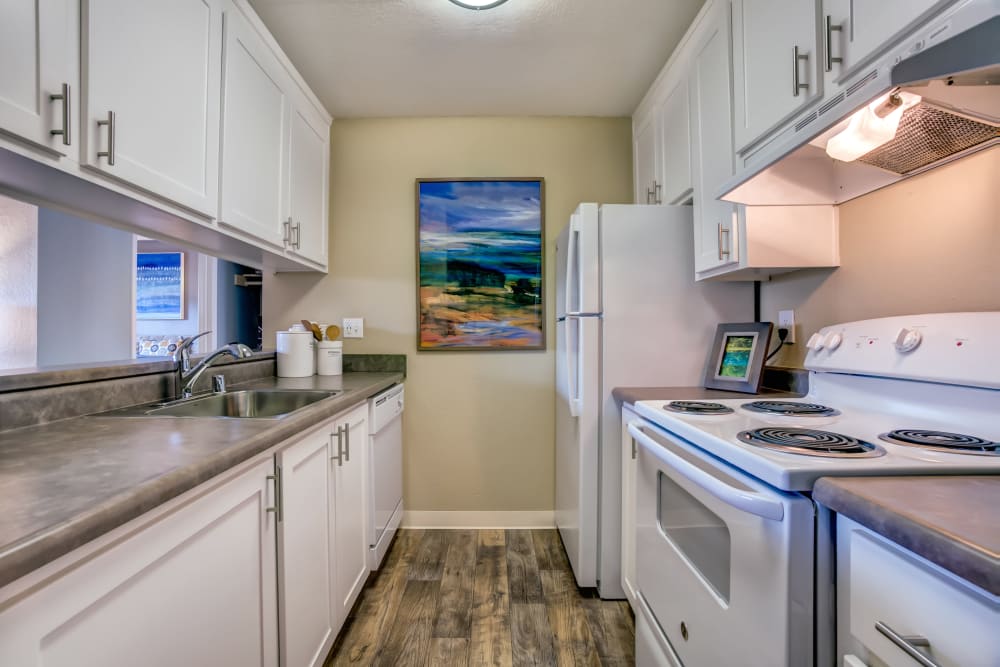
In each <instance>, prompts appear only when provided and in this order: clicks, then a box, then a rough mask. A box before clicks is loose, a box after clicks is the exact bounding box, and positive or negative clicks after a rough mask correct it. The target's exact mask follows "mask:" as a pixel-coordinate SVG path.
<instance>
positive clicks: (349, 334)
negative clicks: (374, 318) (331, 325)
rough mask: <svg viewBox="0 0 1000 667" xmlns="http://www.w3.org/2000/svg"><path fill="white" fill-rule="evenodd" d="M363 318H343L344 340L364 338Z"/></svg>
mask: <svg viewBox="0 0 1000 667" xmlns="http://www.w3.org/2000/svg"><path fill="white" fill-rule="evenodd" d="M364 337H365V318H363V317H345V318H344V338H364Z"/></svg>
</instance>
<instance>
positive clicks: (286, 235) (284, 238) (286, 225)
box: [281, 216, 292, 247]
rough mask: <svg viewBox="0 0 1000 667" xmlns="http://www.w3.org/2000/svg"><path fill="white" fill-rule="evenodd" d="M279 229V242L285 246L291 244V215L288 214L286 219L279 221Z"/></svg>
mask: <svg viewBox="0 0 1000 667" xmlns="http://www.w3.org/2000/svg"><path fill="white" fill-rule="evenodd" d="M281 229H282V235H281V243H282V245H284V246H286V247H287V246H289V245H291V244H292V216H288V220H285V221H284V222H283V223H281Z"/></svg>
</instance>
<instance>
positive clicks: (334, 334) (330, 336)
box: [326, 324, 340, 340]
mask: <svg viewBox="0 0 1000 667" xmlns="http://www.w3.org/2000/svg"><path fill="white" fill-rule="evenodd" d="M339 337H340V327H338V326H337V325H336V324H331V325H330V326H328V327H327V328H326V339H327V340H337V339H338V338H339Z"/></svg>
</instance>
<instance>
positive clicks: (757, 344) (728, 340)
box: [703, 322, 774, 394]
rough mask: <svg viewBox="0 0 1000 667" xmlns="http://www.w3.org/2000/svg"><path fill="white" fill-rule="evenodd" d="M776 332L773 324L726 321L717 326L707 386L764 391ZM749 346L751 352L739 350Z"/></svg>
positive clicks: (746, 391)
mask: <svg viewBox="0 0 1000 667" xmlns="http://www.w3.org/2000/svg"><path fill="white" fill-rule="evenodd" d="M773 330H774V324H772V323H771V322H735V323H732V322H726V323H723V324H720V325H719V326H718V327H716V330H715V341H714V342H713V343H712V346H711V347H709V349H708V359H706V361H705V379H704V382H703V384H704V386H705V387H706V388H708V389H723V390H726V391H736V392H740V393H743V394H756V393H757V392H758V391H760V381H761V379H762V378H763V375H764V360H765V357H766V356H767V351H768V348H770V346H771V333H772V331H773ZM746 344H749V346H750V349H749V350H746V351H744V348H743V347H739V346H745V345H746ZM738 347H739V349H737V348H738ZM727 369H728V370H727Z"/></svg>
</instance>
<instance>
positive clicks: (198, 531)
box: [0, 458, 278, 667]
mask: <svg viewBox="0 0 1000 667" xmlns="http://www.w3.org/2000/svg"><path fill="white" fill-rule="evenodd" d="M273 469H274V462H273V460H272V459H270V458H268V459H267V460H266V461H264V462H262V463H259V464H257V465H255V466H253V467H251V468H250V469H248V470H247V471H246V472H244V473H243V474H241V475H239V476H237V477H235V478H233V479H231V480H230V481H227V482H225V483H223V484H222V485H221V486H219V487H217V488H216V489H214V490H212V491H210V492H208V493H207V494H206V495H204V496H201V497H200V498H198V499H196V500H194V501H192V502H191V503H190V504H188V505H185V506H183V507H181V508H179V509H178V510H177V511H175V512H172V513H169V514H166V515H164V516H162V517H161V518H159V519H157V520H156V522H155V523H153V524H151V525H149V526H147V527H145V528H143V529H141V530H140V531H139V532H137V533H136V534H134V535H132V536H131V537H128V538H126V539H125V540H124V541H122V542H120V543H118V544H115V545H114V546H112V547H110V548H109V549H108V550H107V551H105V552H103V553H101V554H99V555H97V556H96V557H94V558H92V559H91V560H87V561H84V562H83V563H82V564H80V565H79V566H78V567H76V568H75V569H71V570H69V571H68V572H67V573H66V574H63V575H58V576H56V577H55V578H54V579H52V580H49V581H48V582H47V583H46V584H45V585H44V586H42V587H40V588H38V589H35V590H33V591H32V592H30V593H29V594H27V595H26V596H24V597H22V598H20V599H18V600H17V601H16V602H14V603H13V604H11V605H9V606H6V607H5V608H4V609H3V610H2V611H0V664H3V665H46V666H47V667H117V666H121V667H126V666H129V667H131V666H134V665H144V666H146V667H177V666H178V665H186V666H189V667H216V666H217V665H261V666H265V667H266V666H273V667H276V666H277V664H278V637H277V634H278V633H277V627H278V624H277V599H276V591H277V576H276V575H277V568H276V564H275V523H276V521H275V517H274V516H273V513H271V512H268V511H267V508H268V507H269V506H270V505H271V504H272V502H273V501H274V496H273V493H272V491H271V489H272V488H273V487H272V485H271V483H270V482H269V481H268V479H267V476H268V475H270V474H271V473H272V471H273Z"/></svg>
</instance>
